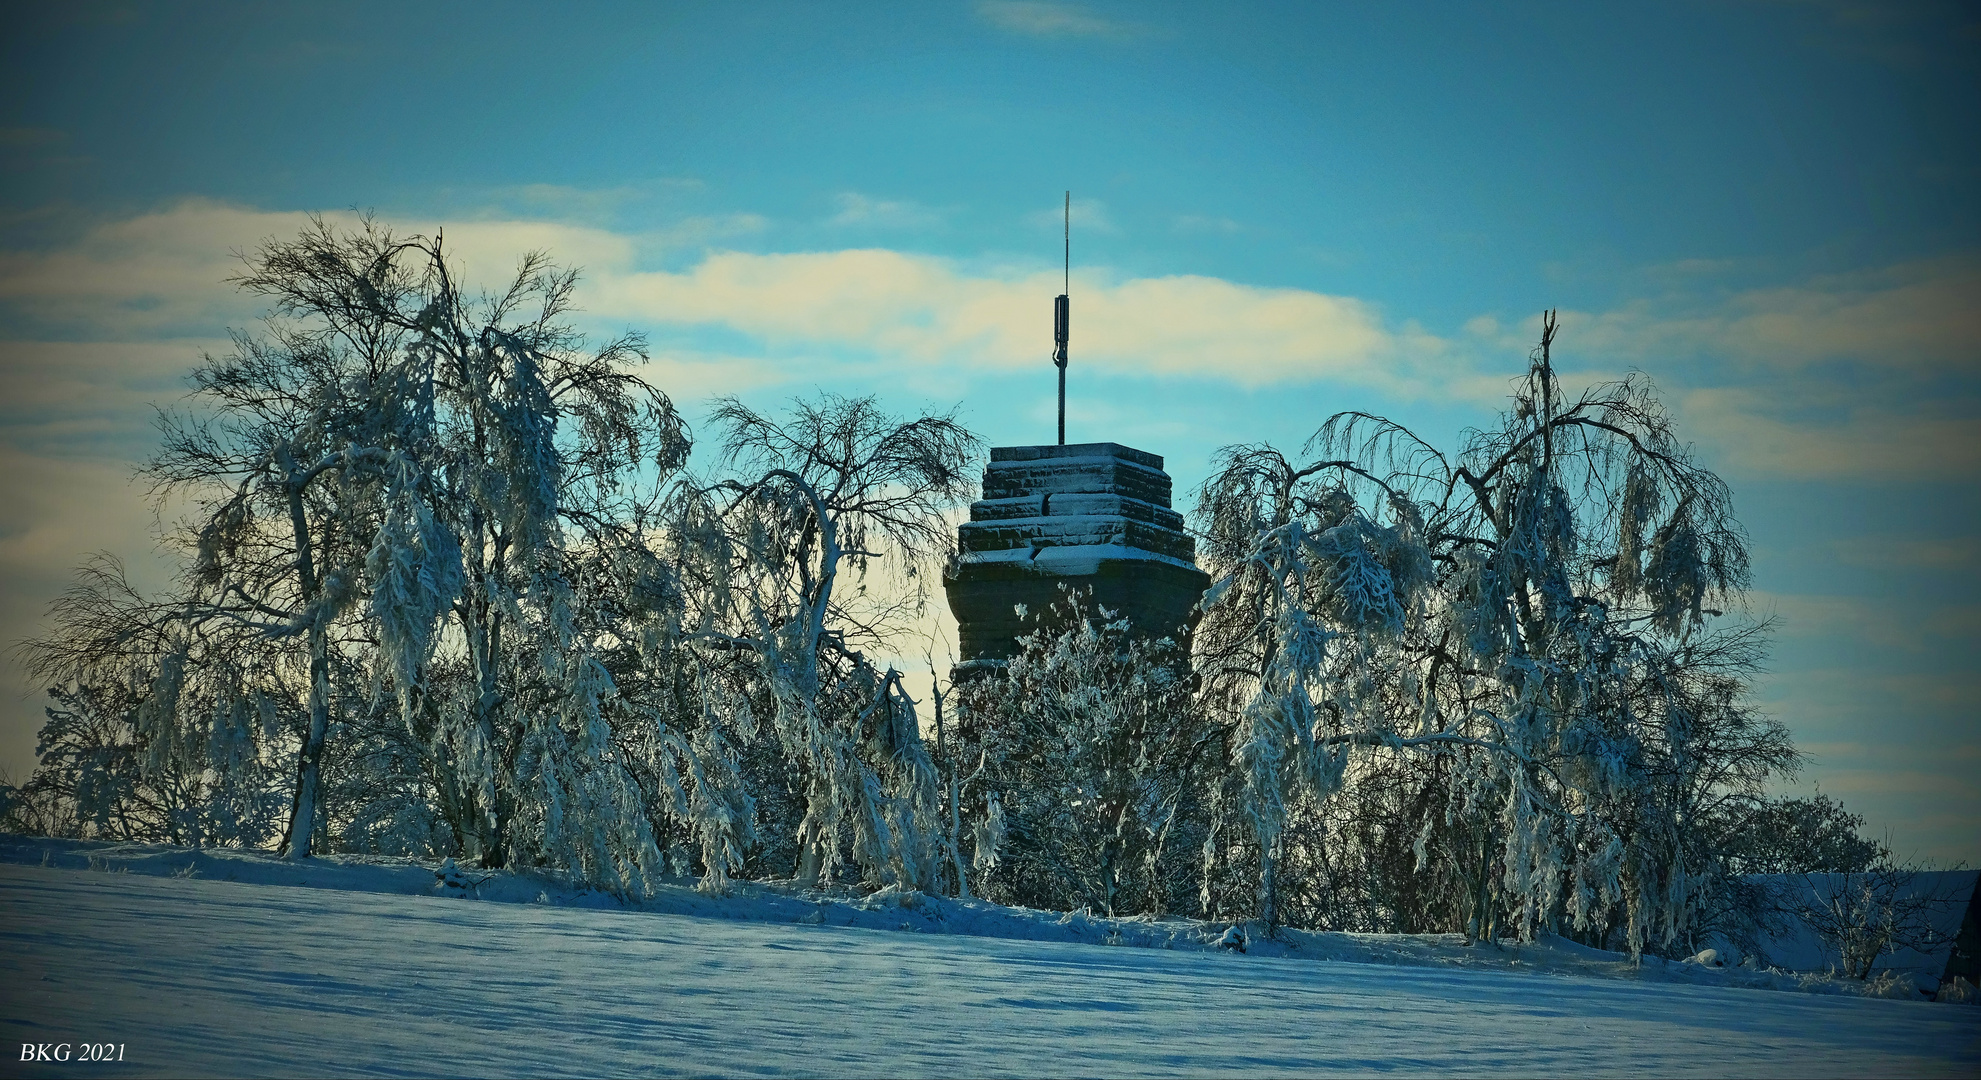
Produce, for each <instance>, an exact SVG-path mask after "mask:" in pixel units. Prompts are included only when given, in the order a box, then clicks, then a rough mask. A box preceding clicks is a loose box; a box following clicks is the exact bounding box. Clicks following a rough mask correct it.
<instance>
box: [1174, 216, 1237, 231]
mask: <svg viewBox="0 0 1981 1080" xmlns="http://www.w3.org/2000/svg"><path fill="white" fill-rule="evenodd" d="M1172 224H1173V225H1174V227H1175V229H1176V231H1177V232H1182V233H1216V234H1219V235H1222V236H1236V235H1237V234H1239V233H1242V232H1244V231H1245V226H1243V225H1240V224H1239V223H1238V222H1236V221H1233V220H1231V219H1230V218H1228V217H1216V216H1214V215H1206V214H1182V215H1180V216H1178V217H1177V218H1176V220H1175V221H1174V222H1172Z"/></svg>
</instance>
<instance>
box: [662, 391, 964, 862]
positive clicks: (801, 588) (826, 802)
mask: <svg viewBox="0 0 1981 1080" xmlns="http://www.w3.org/2000/svg"><path fill="white" fill-rule="evenodd" d="M716 423H717V425H718V428H719V430H720V431H721V433H722V467H723V470H724V471H723V472H722V473H721V474H720V475H719V476H718V477H717V478H714V479H712V480H708V481H692V482H685V483H683V484H681V485H679V486H677V488H676V489H675V491H674V493H673V495H672V497H671V505H670V507H669V513H668V518H667V520H668V530H667V531H668V535H669V538H670V549H669V553H670V557H671V558H672V559H674V561H675V563H676V565H678V566H679V567H680V573H681V575H682V577H683V579H684V580H692V581H695V582H697V584H698V587H697V588H696V589H694V590H692V593H693V595H692V597H691V599H690V601H689V603H690V605H691V608H692V610H691V611H689V612H688V613H686V614H685V615H684V618H683V627H684V632H685V636H686V639H687V641H688V642H689V643H690V650H689V651H690V652H691V653H692V655H693V656H694V657H695V662H696V663H697V664H698V665H700V666H701V668H702V670H703V671H704V672H705V676H704V677H705V678H706V679H709V680H712V681H714V682H716V683H720V684H721V687H722V689H721V690H720V691H719V692H709V691H704V694H703V696H704V700H705V701H711V702H721V703H723V706H724V707H725V708H727V709H728V710H729V711H730V712H731V713H732V714H733V716H732V717H727V718H725V723H724V726H726V727H728V728H730V729H731V730H733V731H737V732H738V733H739V737H741V738H745V739H748V738H749V737H750V733H752V732H754V731H755V729H756V728H757V725H758V722H759V718H758V716H757V715H756V714H755V713H753V712H751V711H750V710H749V709H748V708H747V707H739V705H740V703H743V702H746V701H748V700H751V699H754V700H756V701H759V702H762V703H763V704H764V705H766V706H767V709H766V710H765V712H766V713H767V715H765V716H764V717H762V719H764V720H767V721H768V724H767V725H765V726H766V727H768V729H769V731H768V732H767V733H766V734H767V735H768V736H769V737H770V738H771V739H773V740H774V742H775V744H776V746H777V748H778V750H779V751H780V753H781V755H782V758H783V760H784V761H788V762H789V763H790V766H789V769H790V775H789V776H786V777H773V778H770V779H771V780H772V782H774V783H776V782H781V783H788V784H789V785H790V789H791V791H792V792H793V794H794V796H795V802H794V804H793V805H792V806H791V807H789V809H788V811H786V810H780V811H779V813H780V816H781V819H780V820H777V821H775V822H774V823H767V827H771V828H775V829H776V830H777V831H778V832H784V833H786V835H787V836H789V837H790V838H791V839H792V840H794V841H795V843H796V858H797V866H796V868H795V869H796V872H797V875H798V876H799V878H801V879H802V880H806V881H831V880H833V879H834V878H835V877H836V876H838V875H839V873H840V872H841V870H842V868H844V867H845V866H847V865H848V864H849V863H850V865H851V866H852V867H854V868H855V869H856V870H857V872H858V874H859V875H860V876H861V877H862V878H863V879H864V880H866V881H868V882H869V883H873V884H880V885H900V886H902V887H905V888H915V889H921V888H929V887H932V884H933V881H934V874H935V861H936V850H937V848H936V838H937V836H938V835H939V829H940V817H941V815H940V811H941V809H942V806H941V803H940V801H939V799H938V797H937V791H938V788H937V783H936V775H935V769H934V766H933V764H932V763H931V762H930V760H929V757H928V753H927V750H926V748H925V747H924V746H923V744H922V738H921V733H920V727H919V724H918V722H917V711H916V706H915V703H914V702H913V701H912V700H911V699H910V698H909V697H908V695H907V693H906V692H905V690H904V689H903V688H902V685H901V679H900V676H899V674H898V673H897V672H895V671H894V670H892V669H882V668H880V667H877V666H876V665H874V664H873V663H871V662H870V661H868V660H867V658H866V656H865V654H864V652H863V650H864V649H865V648H867V647H870V646H887V645H888V644H889V643H890V642H892V641H894V640H895V639H896V638H897V637H898V635H900V634H901V633H902V632H903V631H905V630H906V629H908V627H909V626H910V625H911V621H912V619H913V618H914V616H915V615H916V614H917V613H918V612H919V611H920V610H922V607H923V605H924V604H925V602H926V587H925V585H924V582H926V580H927V578H928V575H929V574H930V572H931V571H932V570H933V569H934V567H935V565H936V560H937V557H938V555H939V553H940V552H941V551H943V550H944V548H945V547H946V545H947V543H948V527H947V525H946V523H945V521H944V519H943V516H942V515H943V513H944V512H945V511H947V510H948V509H950V508H952V507H954V506H955V505H957V504H959V503H960V502H961V501H962V500H963V499H964V498H966V497H967V495H968V494H969V493H970V490H971V489H970V484H969V481H968V479H967V477H966V474H965V465H966V464H967V462H968V456H969V453H970V451H971V449H972V447H973V446H974V440H973V439H972V437H971V436H970V435H969V434H968V433H967V432H965V431H964V430H963V429H962V428H961V427H959V426H958V425H956V424H955V423H954V422H953V421H952V420H950V419H949V418H947V417H921V418H918V419H914V420H909V421H906V422H904V421H902V420H899V419H896V418H893V417H889V416H887V415H885V414H884V413H882V412H880V411H879V409H878V408H877V406H876V405H875V403H874V401H873V400H872V399H870V398H861V399H845V398H837V397H831V396H826V397H823V398H820V399H818V400H815V401H798V402H794V403H793V406H792V409H791V415H790V416H789V417H788V418H785V419H781V420H780V419H774V418H771V417H767V416H765V415H763V414H760V413H757V412H755V411H754V410H751V409H749V408H748V407H746V406H744V405H742V404H741V403H739V402H736V401H734V400H730V399H724V400H722V401H719V402H718V403H717V409H716ZM876 563H879V564H881V565H883V566H887V567H889V568H890V569H891V571H892V572H893V574H894V575H895V576H898V577H899V578H901V579H905V580H907V581H908V582H909V583H910V584H909V588H908V590H907V595H905V596H903V595H901V594H900V593H899V592H896V591H893V590H881V589H873V590H870V589H869V588H868V580H869V579H868V573H869V571H870V570H871V569H874V568H875V564H876ZM730 703H737V704H736V705H732V704H730ZM787 830H788V832H787Z"/></svg>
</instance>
